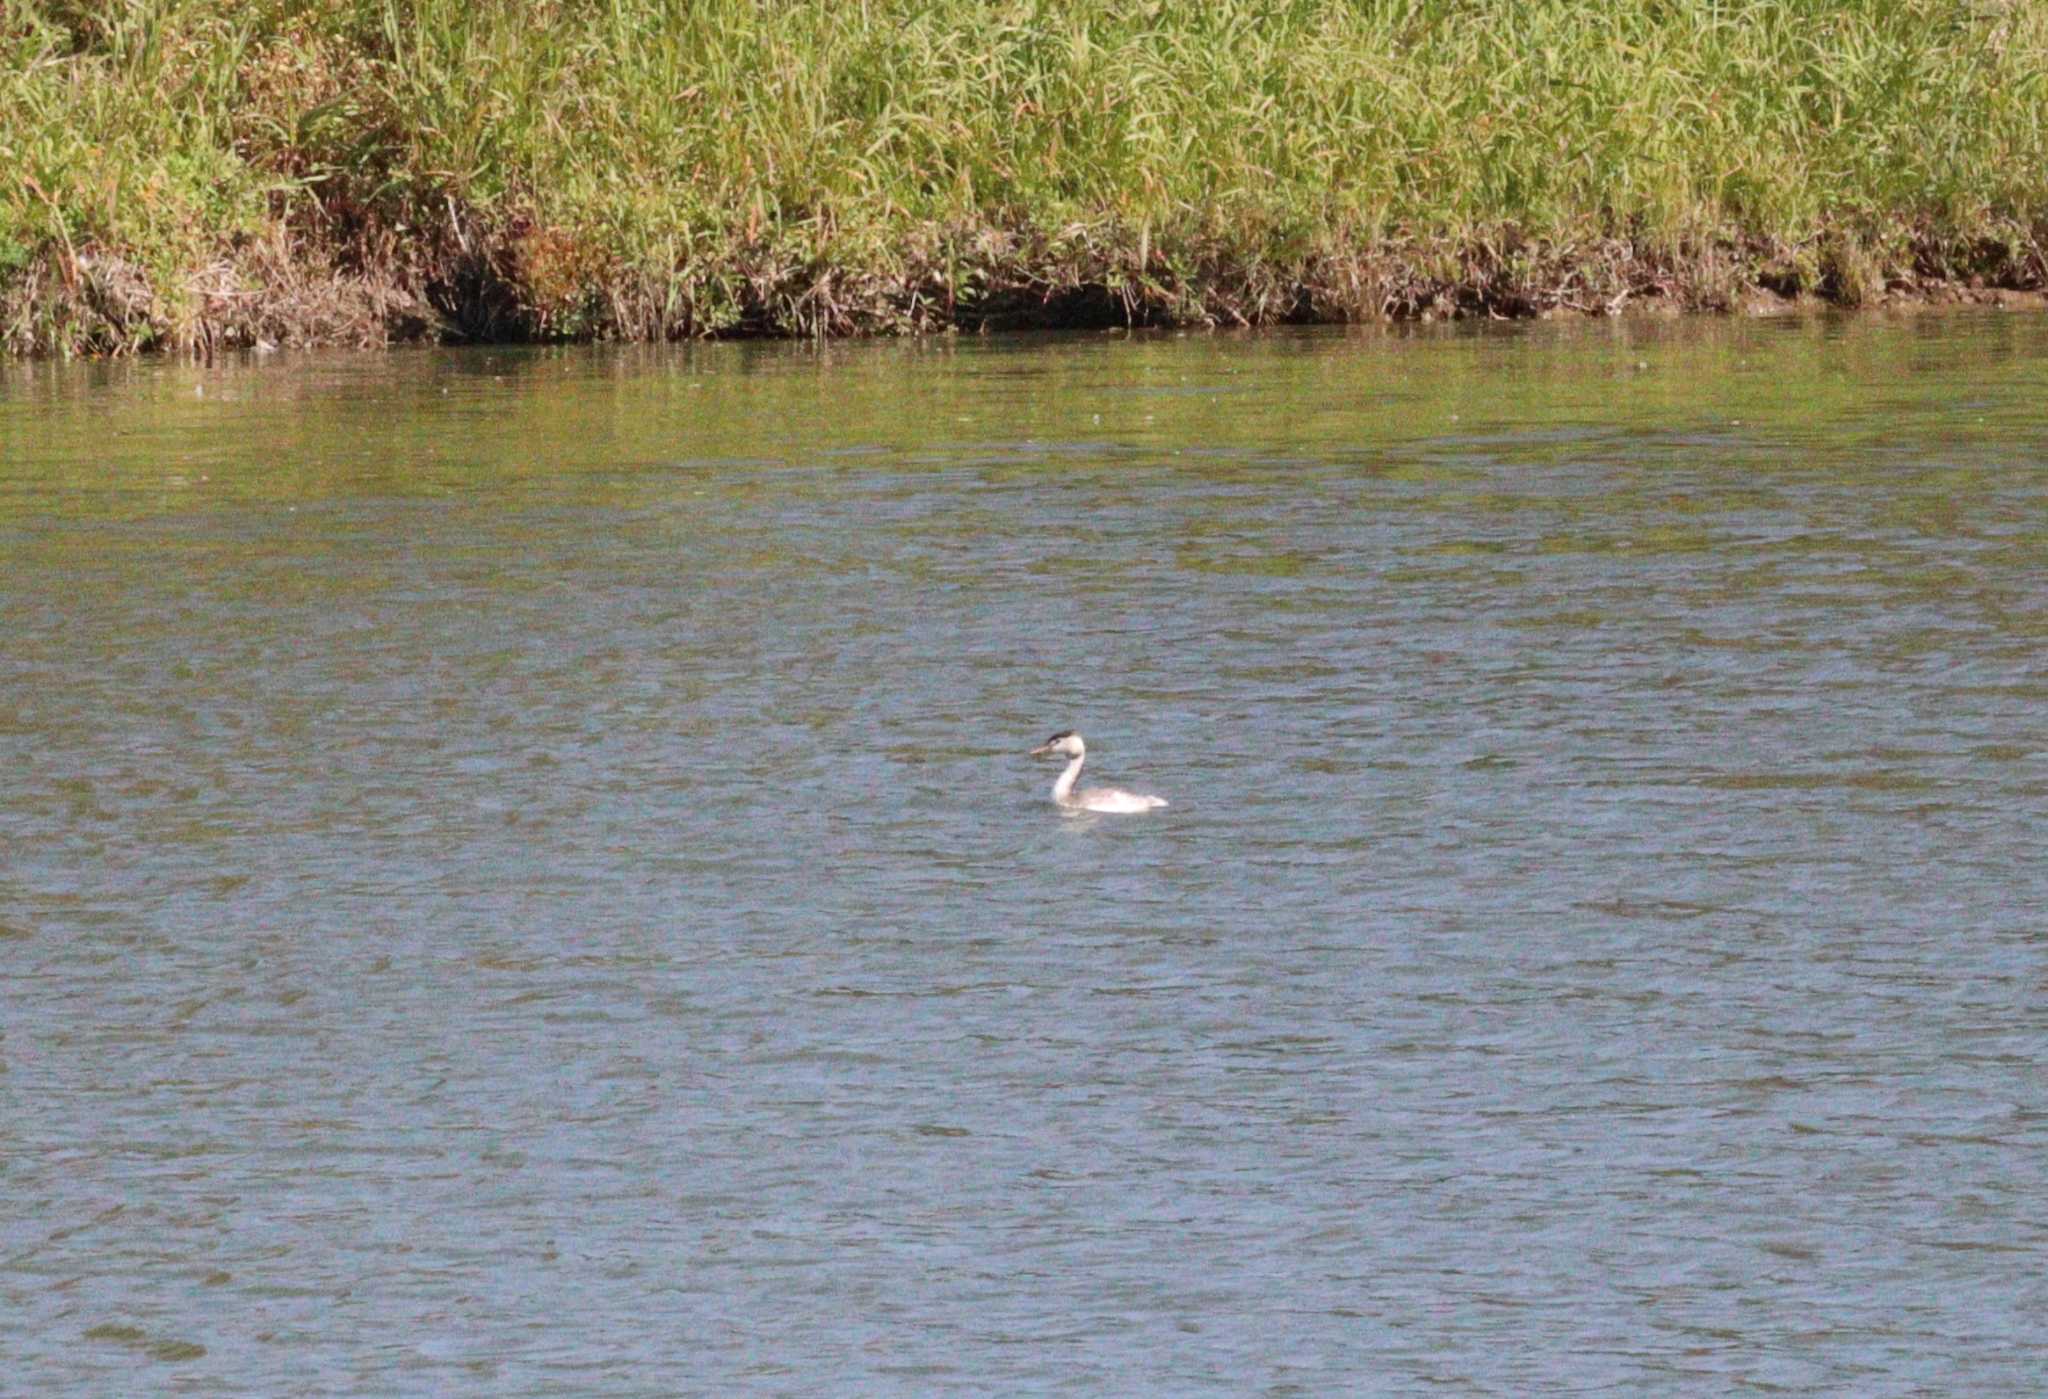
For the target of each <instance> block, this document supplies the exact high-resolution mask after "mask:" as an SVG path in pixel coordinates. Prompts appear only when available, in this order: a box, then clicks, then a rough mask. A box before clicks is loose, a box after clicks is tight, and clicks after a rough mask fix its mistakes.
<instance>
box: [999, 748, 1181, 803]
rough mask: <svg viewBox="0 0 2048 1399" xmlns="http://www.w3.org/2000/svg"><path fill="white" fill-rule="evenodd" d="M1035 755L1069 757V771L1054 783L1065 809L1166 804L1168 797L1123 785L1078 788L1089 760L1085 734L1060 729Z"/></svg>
mask: <svg viewBox="0 0 2048 1399" xmlns="http://www.w3.org/2000/svg"><path fill="white" fill-rule="evenodd" d="M1031 756H1032V757H1034V758H1047V757H1051V758H1065V759H1067V760H1068V761H1067V767H1066V771H1064V772H1062V773H1061V774H1060V775H1059V780H1058V781H1056V782H1054V783H1053V784H1052V799H1053V802H1054V803H1055V804H1056V805H1057V806H1058V807H1059V808H1060V809H1061V810H1062V811H1107V812H1112V813H1116V814H1119V815H1128V814H1131V813H1135V812H1140V811H1152V810H1155V809H1156V808H1158V807H1162V806H1165V805H1166V798H1164V797H1150V796H1146V795H1144V794H1143V793H1141V792H1126V791H1124V790H1123V789H1122V788H1121V787H1083V788H1081V789H1080V790H1079V791H1075V790H1074V783H1075V782H1076V781H1078V780H1079V779H1080V776H1081V764H1083V763H1085V762H1087V761H1088V745H1087V744H1085V743H1083V742H1082V741H1081V735H1079V734H1077V733H1075V732H1073V731H1072V730H1068V731H1067V732H1065V733H1056V734H1054V735H1053V736H1052V737H1051V738H1049V739H1047V740H1046V741H1045V742H1044V743H1041V744H1040V745H1039V746H1038V747H1036V748H1034V749H1032V750H1031Z"/></svg>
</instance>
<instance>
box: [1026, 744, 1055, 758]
mask: <svg viewBox="0 0 2048 1399" xmlns="http://www.w3.org/2000/svg"><path fill="white" fill-rule="evenodd" d="M1050 752H1052V745H1051V744H1050V743H1041V744H1039V745H1038V746H1037V747H1036V748H1034V749H1032V750H1031V756H1032V757H1034V758H1043V757H1044V756H1045V755H1046V754H1048V753H1050Z"/></svg>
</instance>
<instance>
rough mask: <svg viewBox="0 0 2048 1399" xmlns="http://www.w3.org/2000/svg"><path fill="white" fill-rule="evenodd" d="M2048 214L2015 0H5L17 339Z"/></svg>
mask: <svg viewBox="0 0 2048 1399" xmlns="http://www.w3.org/2000/svg"><path fill="white" fill-rule="evenodd" d="M8 172H18V173H14V174H10V173H8ZM2044 244H2048V0H1971V3H1958V2H1957V0H1848V2H1847V3H1839V4H1828V3H1818V0H1772V2H1764V0H1758V2H1757V3H1746V4H1745V3H1734V2H1733V0H1723V2H1722V3H1710V2H1709V0H1611V3H1605V4H1601V3H1584V2H1583V0H1579V2H1577V3H1575V2H1574V0H1520V2H1519V3H1517V2H1516V0H1463V2H1462V3H1460V2H1459V0H1411V2H1410V3H1387V2H1386V0H1353V3H1348V4H1347V3H1335V0H1210V2H1209V3H1201V4H1184V5H1182V4H1167V3H1163V0H1153V3H1149V4H1141V3H1124V4H1108V3H1102V0H1067V2H1066V3H1056V2H1055V0H1008V2H1007V3H1004V2H1003V0H982V2H981V3H972V2H970V0H927V3H921V4H914V3H907V2H906V0H831V2H830V3H824V0H528V2H527V3H512V0H474V2H472V0H263V2H262V3H254V4H251V3H245V2H238V0H101V3H84V0H72V2H71V3H55V2H54V0H45V2H44V3H29V0H0V339H4V341H5V343H6V344H8V345H9V346H11V347H13V348H15V349H26V350H67V349H88V350H119V349H126V348H136V347H143V346H151V345H157V346H172V347H200V348H205V347H210V346H212V345H215V344H232V343H241V342H246V341H250V340H255V339H259V338H261V339H274V340H312V339H330V340H331V339H342V338H359V339H378V338H382V337H384V336H387V335H390V334H394V333H414V332H420V331H437V330H438V331H453V332H457V333H465V334H471V335H481V336H521V337H525V336H585V335H595V336H625V337H634V338H654V337H663V336H679V335H700V334H713V333H724V332H733V331H746V332H771V333H791V334H836V333H848V332H861V331H889V330H903V329H918V328H931V327H937V326H942V325H948V324H965V325H970V326H971V325H974V324H977V323H980V322H981V321H983V320H988V319H994V320H997V321H1017V320H1026V321H1028V320H1034V319H1059V318H1061V317H1076V318H1081V319H1090V318H1101V317H1116V318H1125V317H1128V318H1131V319H1137V320H1150V321H1180V322H1197V323H1199V322H1223V323H1234V322H1261V321H1271V320H1275V319H1282V318H1320V319H1348V318H1364V317H1373V316H1380V315H1390V314H1392V315H1413V314H1421V313H1424V312H1432V311H1434V312H1446V311H1451V310H1456V309H1464V310H1470V311H1498V312H1506V313H1525V312H1529V311H1534V310H1541V309H1546V308H1549V307H1553V306H1567V307H1578V308H1581V309H1587V310H1600V309H1605V308H1609V307H1613V306H1617V305H1620V304H1623V303H1624V302H1626V301H1629V300H1633V299H1639V298H1642V297H1645V296H1662V297H1666V298H1670V299H1674V300H1676V301H1677V302H1679V303H1680V304H1683V305H1687V306H1718V305H1727V304H1730V303H1731V302H1733V301H1734V300H1736V299H1738V298H1739V297H1741V296H1742V295H1744V294H1745V293H1746V292H1748V291H1749V290H1751V289H1753V288H1755V287H1756V286H1758V285H1767V286H1771V287H1774V288H1777V289H1779V290H1781V291H1792V290H1807V291H1816V292H1819V293H1821V294H1823V295H1826V296H1829V297H1831V298H1832V299H1835V300H1837V301H1840V302H1845V303H1851V304H1853V303H1855V302H1858V301H1860V300H1864V299H1867V298H1869V297H1872V296H1874V295H1877V294H1879V293H1881V292H1883V291H1884V290H1885V289H1886V288H1887V287H1888V286H1896V285H1899V284H1902V283H1908V282H1910V283H1914V284H1916V285H1920V284H1925V283H1928V282H1931V281H1937V280H1940V279H1945V278H1946V279H1964V278H1970V277H1981V278H1986V279H1988V280H1990V281H1991V282H1993V283H1994V284H2002V285H2025V286H2037V285H2039V284H2040V282H2041V279H2042V276H2043V247H2044Z"/></svg>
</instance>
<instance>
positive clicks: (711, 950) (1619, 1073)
mask: <svg viewBox="0 0 2048 1399" xmlns="http://www.w3.org/2000/svg"><path fill="white" fill-rule="evenodd" d="M2044 393H2048V323H2044V322H2043V321H2042V320H2038V319H2033V318H2028V317H2007V316H1997V315H1990V314H1986V315H1982V316H1963V315H1958V316H1943V317H1939V318H1931V319H1926V320H1922V321H1917V322H1882V321H1876V320H1871V321H1851V322H1808V323H1802V324H1797V325H1790V326H1779V325H1757V324H1748V323H1740V322H1709V323H1704V324H1687V325H1684V326H1678V327H1654V326H1623V327H1615V326H1606V325H1580V326H1570V327H1547V326H1545V327H1530V328H1524V329H1521V330H1518V331H1510V332H1505V333H1499V334H1440V335H1398V334H1349V335H1347V334H1340V333H1318V334H1302V335H1285V336H1273V337H1267V338H1252V339H1234V338H1228V337H1208V338H1205V337H1194V338H1188V339H1140V340H1137V341H1135V342H1133V341H1126V340H1123V339H1120V338H1114V337H1083V338H1075V339H1057V338H1056V339H1048V340H1020V341H1015V342H992V343H987V342H977V341H961V342H957V343H946V344H933V345H924V346H917V345H879V346H858V347H836V348H829V349H826V350H824V351H814V350H803V349H796V350H792V349H785V348H772V347H758V346H718V347H708V348H702V349H698V350H694V351H687V352H686V351H671V352H661V353H656V352H637V353H635V352H586V351H575V352H560V353H541V352H536V353H525V354H513V353H491V352H483V351H473V352H465V353H446V354H441V353H406V354H394V355H390V356H367V357H340V358H332V359H327V358H313V359H281V360H277V361H272V362H269V363H264V364H245V365H236V366H226V367H220V368H211V369H202V368H188V367H182V366H177V365H171V364H163V363H143V364H136V365H123V366H116V367H103V366H102V367H72V368H64V367H57V366H48V365H37V366H21V365H17V366H12V367H9V368H7V369H6V370H5V371H4V377H0V460H4V467H0V560H4V570H5V571H4V581H0V614H4V618H5V633H4V635H5V640H4V650H0V970H4V981H0V1108H4V1112H0V1201H4V1203H0V1354H5V1355H6V1356H8V1357H10V1359H9V1361H8V1364H7V1366H6V1367H5V1370H4V1372H0V1389H6V1390H9V1391H10V1392H11V1391H13V1390H14V1389H16V1388H17V1387H18V1389H19V1392H22V1393H25V1394H27V1393H34V1394H51V1393H58V1392H78V1393H87V1392H100V1393H103V1392H112V1391H114V1390H117V1389H130V1388H137V1387H146V1388H148V1389H151V1390H154V1391H160V1392H181V1393H305V1394H394V1393H421V1394H424V1393H452V1392H473V1393H481V1394H493V1395H497V1394H533V1395H539V1394H556V1395H566V1394H587V1393H616V1394H670V1393H682V1392H689V1393H716V1394H725V1393H799V1392H809V1393H816V1392H837V1393H853V1392H859V1393H887V1392H928V1391H933V1390H945V1391H958V1392H982V1393H993V1394H1014V1393H1024V1392H1042V1391H1050V1390H1068V1391H1073V1392H1081V1393H1111V1392H1133V1391H1152V1392H1180V1393H1185V1392H1196V1391H1204V1390H1207V1391H1215V1392H1229V1393H1247V1392H1263V1393H1273V1394H1285V1393H1301V1394H1328V1393H1332V1392H1339V1391H1350V1392H1359V1391H1397V1392H1398V1391H1420V1390H1424V1389H1434V1388H1447V1389H1449V1390H1451V1391H1452V1392H1475V1391H1476V1392H1494V1393H1502V1394H1518V1393H1526V1392H1530V1391H1535V1390H1575V1391H1577V1390H1591V1389H1599V1388H1608V1389H1614V1390H1618V1391H1620V1392H1640V1391H1642V1390H1645V1389H1658V1390H1662V1389H1680V1388H1695V1389H1699V1390H1704V1391H1709V1392H1722V1391H1725V1390H1727V1389H1731V1388H1736V1387H1738V1386H1739V1387H1748V1388H1756V1389H1770V1388H1783V1389H1792V1390H1807V1389H1812V1388H1828V1389H1835V1390H1844V1391H1853V1392H1857V1393H1865V1394H1884V1393H1909V1392H1973V1393H1987V1392H2000V1391H2003V1392H2022V1391H2027V1390H2031V1389H2032V1388H2034V1387H2035V1386H2036V1385H2037V1384H2038V1382H2039V1379H2040V1376H2041V1374H2042V1373H2043V1370H2044V1364H2048V1354H2044V1346H2043V1343H2042V1340H2041V1331H2040V1318H2041V1317H2042V1316H2043V1315H2044V1314H2048V1281H2044V1278H2048V1269H2044V1268H2043V1266H2042V1265H2043V1263H2044V1261H2048V1258H2044V1255H2048V1213H2044V1207H2043V1201H2044V1200H2048V1091H2044V1088H2043V1081H2042V1073H2041V1063H2042V1058H2043V1052H2044V1048H2048V1043H2044V1041H2048V996H2044V992H2048V927H2044V919H2043V910H2044V907H2048V875H2044V872H2043V870H2044V866H2043V862H2042V859H2041V848H2042V822H2041V819H2040V817H2041V812H2042V807H2043V798H2044V794H2048V740H2044V735H2043V727H2042V719H2041V715H2042V712H2043V710H2042V701H2043V700H2044V699H2048V660H2044V642H2048V524H2044V521H2048V426H2044V418H2043V415H2042V414H2041V412H2040V404H2041V402H2042V401H2043V398H2044ZM1069 727H1073V728H1079V729H1081V730H1082V731H1083V732H1084V733H1085V734H1086V735H1087V736H1088V738H1089V740H1090V748H1091V755H1092V756H1091V767H1090V775H1091V776H1092V777H1098V778H1100V779H1102V780H1108V781H1114V782H1120V783H1125V784H1128V785H1132V786H1137V787H1140V788H1142V789H1146V790H1153V791H1158V792H1160V793H1163V794H1164V795H1167V796H1168V797H1170V798H1171V799H1172V801H1173V805H1172V807H1171V808H1170V809H1169V810H1167V811H1165V812H1162V813H1159V814H1157V815H1156V816H1150V817H1144V818H1116V819H1103V818H1095V819H1086V818H1084V819H1069V818H1063V817H1061V816H1060V815H1059V814H1057V813H1056V812H1055V810H1054V809H1053V807H1052V806H1051V804H1050V802H1049V801H1048V800H1047V799H1046V789H1047V787H1048V786H1049V784H1050V782H1051V779H1052V777H1053V776H1054V769H1052V768H1049V767H1046V766H1043V765H1040V764H1035V763H1033V762H1032V761H1031V760H1030V759H1028V758H1027V757H1025V756H1024V754H1025V750H1026V749H1028V748H1029V747H1031V746H1032V745H1034V744H1036V743H1038V742H1040V741H1042V740H1043V739H1044V738H1045V736H1046V735H1047V734H1048V733H1050V732H1052V731H1053V730H1056V729H1062V728H1069ZM1098 770H1099V771H1098Z"/></svg>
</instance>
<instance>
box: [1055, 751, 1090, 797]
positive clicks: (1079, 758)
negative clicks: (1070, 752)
mask: <svg viewBox="0 0 2048 1399" xmlns="http://www.w3.org/2000/svg"><path fill="white" fill-rule="evenodd" d="M1087 761H1088V754H1087V753H1086V752H1085V751H1084V752H1080V753H1076V754H1075V755H1074V761H1072V762H1071V763H1068V764H1067V770H1066V771H1065V772H1063V773H1061V774H1060V776H1059V781H1057V782H1055V783H1053V784H1052V799H1053V800H1054V801H1056V802H1066V801H1068V800H1070V799H1071V798H1072V797H1073V795H1074V783H1075V782H1076V781H1078V780H1079V779H1080V776H1081V764H1083V763H1085V762H1087Z"/></svg>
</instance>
